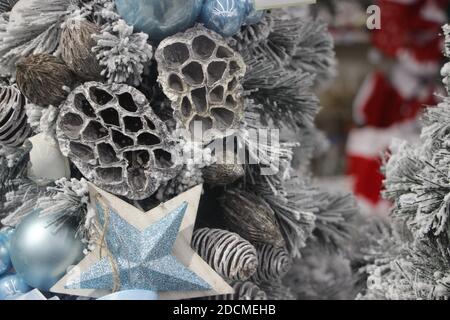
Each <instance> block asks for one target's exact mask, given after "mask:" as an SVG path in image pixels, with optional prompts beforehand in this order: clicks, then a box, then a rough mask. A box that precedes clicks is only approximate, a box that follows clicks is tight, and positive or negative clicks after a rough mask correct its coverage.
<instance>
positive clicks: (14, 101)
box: [0, 86, 31, 147]
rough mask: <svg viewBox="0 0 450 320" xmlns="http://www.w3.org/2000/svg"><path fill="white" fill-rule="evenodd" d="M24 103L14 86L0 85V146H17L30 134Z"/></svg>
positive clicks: (22, 97)
mask: <svg viewBox="0 0 450 320" xmlns="http://www.w3.org/2000/svg"><path fill="white" fill-rule="evenodd" d="M25 103H26V101H25V97H24V96H23V94H22V93H21V92H20V91H19V89H17V87H16V86H10V87H9V86H0V146H6V147H18V146H20V145H22V143H23V142H24V141H25V139H27V138H28V137H29V136H30V135H31V128H30V126H29V125H28V121H27V115H26V110H25Z"/></svg>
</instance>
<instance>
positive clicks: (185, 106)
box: [181, 97, 192, 118]
mask: <svg viewBox="0 0 450 320" xmlns="http://www.w3.org/2000/svg"><path fill="white" fill-rule="evenodd" d="M191 112H192V104H191V101H189V99H188V97H184V98H183V101H182V102H181V114H182V115H183V117H185V118H189V117H190V116H191Z"/></svg>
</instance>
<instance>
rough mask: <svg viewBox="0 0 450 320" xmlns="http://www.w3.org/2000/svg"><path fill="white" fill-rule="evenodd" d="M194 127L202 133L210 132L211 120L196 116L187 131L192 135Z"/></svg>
mask: <svg viewBox="0 0 450 320" xmlns="http://www.w3.org/2000/svg"><path fill="white" fill-rule="evenodd" d="M196 127H198V128H199V129H200V128H201V130H202V131H203V132H205V131H207V130H210V129H212V127H213V122H212V119H211V118H210V117H201V116H199V115H196V116H195V117H194V118H193V119H192V120H191V123H190V124H189V131H190V132H192V133H194V132H195V128H196Z"/></svg>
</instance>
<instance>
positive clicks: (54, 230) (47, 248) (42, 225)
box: [10, 212, 83, 291]
mask: <svg viewBox="0 0 450 320" xmlns="http://www.w3.org/2000/svg"><path fill="white" fill-rule="evenodd" d="M78 225H79V221H77V219H74V218H68V219H67V221H65V222H64V223H63V224H62V225H57V224H55V223H54V217H51V216H40V215H39V213H38V212H34V213H32V214H31V215H30V216H28V217H27V218H25V219H24V220H23V221H22V222H21V223H20V224H19V226H18V227H17V229H16V232H15V233H14V235H13V237H12V239H11V250H10V253H11V261H12V264H13V267H14V269H15V270H16V272H17V273H18V274H19V275H20V276H21V277H22V278H23V279H24V280H25V281H26V283H27V284H29V285H30V286H32V287H34V288H38V289H40V290H43V291H48V290H49V289H50V288H51V287H52V286H53V285H54V284H55V283H56V282H57V281H58V280H59V279H61V278H62V277H63V276H64V275H65V274H66V272H67V268H68V267H70V266H71V265H75V264H77V263H78V262H79V261H80V260H81V259H82V258H83V243H82V242H81V240H80V239H79V238H78V237H77V227H78Z"/></svg>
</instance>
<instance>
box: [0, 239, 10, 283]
mask: <svg viewBox="0 0 450 320" xmlns="http://www.w3.org/2000/svg"><path fill="white" fill-rule="evenodd" d="M9 269H11V257H10V255H9V239H8V238H7V237H6V235H5V234H2V233H0V276H1V275H3V274H5V273H6V272H8V270H9Z"/></svg>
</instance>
